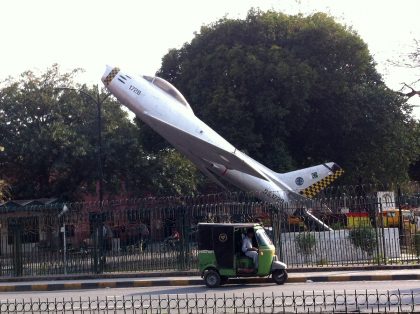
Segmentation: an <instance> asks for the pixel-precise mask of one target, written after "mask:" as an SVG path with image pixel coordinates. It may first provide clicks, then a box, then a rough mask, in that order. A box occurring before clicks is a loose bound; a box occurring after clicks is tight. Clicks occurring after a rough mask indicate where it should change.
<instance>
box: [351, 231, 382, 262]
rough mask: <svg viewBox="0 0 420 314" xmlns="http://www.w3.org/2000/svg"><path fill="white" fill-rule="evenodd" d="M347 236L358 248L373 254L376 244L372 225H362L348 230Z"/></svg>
mask: <svg viewBox="0 0 420 314" xmlns="http://www.w3.org/2000/svg"><path fill="white" fill-rule="evenodd" d="M349 238H350V241H351V242H352V243H353V244H354V246H355V247H358V248H360V249H361V250H362V251H365V252H367V253H368V254H369V255H372V254H373V250H374V249H375V248H376V246H377V241H376V233H375V229H374V228H372V227H362V228H357V229H353V230H350V233H349Z"/></svg>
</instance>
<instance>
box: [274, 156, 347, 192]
mask: <svg viewBox="0 0 420 314" xmlns="http://www.w3.org/2000/svg"><path fill="white" fill-rule="evenodd" d="M343 173H344V171H343V169H341V168H340V166H339V165H337V164H336V163H334V162H329V163H326V164H322V165H318V166H314V167H309V168H305V169H300V170H296V171H292V172H287V173H279V174H278V175H277V177H278V178H279V179H280V180H281V181H283V182H284V183H286V184H287V185H288V186H289V187H290V188H291V189H292V190H293V191H295V192H296V193H299V194H301V195H303V196H306V197H308V198H313V197H314V196H315V195H316V194H318V193H319V192H320V191H321V190H323V189H324V188H326V187H327V186H328V185H330V184H331V183H332V182H334V181H335V180H336V179H337V178H338V177H340V176H341V175H342V174H343Z"/></svg>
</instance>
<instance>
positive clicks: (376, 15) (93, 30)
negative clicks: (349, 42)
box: [0, 0, 420, 119]
mask: <svg viewBox="0 0 420 314" xmlns="http://www.w3.org/2000/svg"><path fill="white" fill-rule="evenodd" d="M251 7H255V8H260V9H262V10H268V9H274V10H277V11H281V12H284V13H287V14H298V13H302V14H304V15H307V14H311V13H314V12H318V11H321V12H326V13H329V14H330V15H332V16H334V17H335V18H336V20H337V21H338V22H340V23H342V24H345V25H348V26H351V27H352V29H353V30H355V31H356V32H357V33H358V34H359V35H360V36H361V37H362V39H363V40H364V41H365V42H367V44H368V47H369V49H370V52H371V54H372V55H373V57H374V59H375V61H376V62H377V64H378V65H377V69H378V71H379V73H381V74H382V75H383V78H384V80H385V82H386V83H387V85H388V86H389V87H390V88H392V89H394V90H399V89H400V88H401V87H402V83H403V82H406V83H411V82H413V81H415V80H416V77H418V78H420V70H417V72H416V71H414V70H409V69H406V68H402V67H396V66H393V65H392V64H391V63H390V62H389V60H392V61H398V60H399V59H400V56H402V55H406V54H407V53H409V52H410V51H413V50H414V39H419V40H420V18H419V17H418V12H420V0H398V1H394V0H277V1H270V0H259V1H258V0H208V1H202V0H194V1H191V0H189V1H185V0H176V1H175V0H154V1H150V0H149V1H143V0H119V1H115V0H71V1H70V0H37V1H34V0H0V29H1V30H2V31H1V36H0V42H1V50H0V69H1V70H0V81H1V80H4V79H5V78H6V77H9V76H12V77H17V76H18V75H19V74H20V73H22V72H23V71H26V70H33V71H36V72H37V71H44V70H45V69H46V68H48V67H50V66H51V65H52V64H54V63H58V64H59V65H60V66H61V69H62V70H63V71H69V70H72V69H74V68H83V69H84V70H85V72H84V73H83V74H81V75H79V76H78V80H79V81H80V82H81V83H82V82H83V83H87V84H100V77H101V76H102V74H103V72H104V70H105V65H106V64H109V65H112V66H119V67H120V68H122V69H124V70H127V71H128V72H130V73H138V74H140V73H142V74H154V73H155V72H156V71H157V70H158V69H159V67H160V64H161V59H162V57H163V56H164V55H165V54H166V53H167V52H168V50H169V49H171V48H180V47H181V46H182V45H183V44H184V43H185V42H188V41H190V40H191V39H192V38H193V37H194V33H195V32H199V30H200V27H201V26H202V25H205V24H209V23H212V22H215V21H217V20H218V19H220V18H222V17H224V16H227V17H230V18H243V17H245V15H246V13H247V11H248V10H249V9H250V8H251ZM419 88H420V87H419ZM417 98H418V99H412V100H411V103H413V104H414V105H416V106H417V107H415V111H414V115H415V117H417V118H419V119H420V97H417ZM192 105H193V106H194V104H192Z"/></svg>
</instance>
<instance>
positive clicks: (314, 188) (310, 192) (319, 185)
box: [300, 168, 344, 198]
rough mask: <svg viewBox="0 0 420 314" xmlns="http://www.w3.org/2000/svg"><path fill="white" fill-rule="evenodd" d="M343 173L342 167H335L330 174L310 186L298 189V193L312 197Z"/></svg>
mask: <svg viewBox="0 0 420 314" xmlns="http://www.w3.org/2000/svg"><path fill="white" fill-rule="evenodd" d="M343 174H344V170H343V169H341V168H340V169H337V170H336V171H335V172H332V173H331V174H330V175H328V176H326V177H325V178H323V179H321V180H320V181H318V182H316V183H314V184H312V185H311V186H309V187H307V188H306V189H304V190H302V191H300V194H302V195H304V196H306V197H308V198H313V197H315V195H317V194H318V193H319V192H321V190H323V189H325V188H326V187H327V186H329V185H330V184H331V183H333V182H334V181H335V180H337V179H338V178H339V177H340V176H342V175H343Z"/></svg>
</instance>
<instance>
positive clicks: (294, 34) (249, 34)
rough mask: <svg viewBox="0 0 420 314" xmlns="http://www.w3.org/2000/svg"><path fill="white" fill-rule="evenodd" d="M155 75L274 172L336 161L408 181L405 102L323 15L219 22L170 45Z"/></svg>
mask: <svg viewBox="0 0 420 314" xmlns="http://www.w3.org/2000/svg"><path fill="white" fill-rule="evenodd" d="M157 74H158V75H160V76H162V77H163V78H165V79H167V80H169V81H170V82H171V83H173V84H174V85H175V86H177V87H178V88H179V89H180V91H181V92H182V93H183V94H184V95H185V96H186V98H187V99H188V100H189V101H190V102H191V104H192V107H193V109H194V111H195V113H196V115H197V116H198V117H200V118H201V119H202V120H204V121H205V122H206V123H208V124H209V125H210V126H211V127H213V128H214V129H215V130H216V131H217V132H219V133H221V135H223V136H224V137H226V138H227V139H228V140H229V141H230V142H232V144H234V145H235V146H237V147H238V148H240V149H242V150H244V151H246V152H247V153H249V155H251V156H252V157H254V158H255V159H257V160H258V161H260V162H262V163H264V164H265V165H267V166H269V167H270V168H272V169H273V170H277V171H288V170H293V169H295V168H299V167H305V166H309V165H314V164H317V163H322V162H325V161H330V160H333V161H336V162H337V163H339V164H340V165H341V166H342V167H343V168H344V169H345V170H346V173H347V175H346V178H347V182H360V180H361V181H394V182H395V181H402V180H405V179H407V170H408V166H409V164H410V163H411V161H412V160H413V158H414V154H413V152H412V149H411V148H412V142H413V140H414V134H413V132H412V129H413V120H412V119H411V118H410V114H409V112H410V107H409V106H408V105H407V104H406V103H405V99H404V98H403V97H401V96H400V95H398V94H397V93H395V92H393V91H392V90H390V89H388V88H387V87H386V86H385V84H384V82H383V81H382V79H381V77H380V75H379V74H378V73H377V71H376V69H375V63H374V61H373V58H372V56H371V55H370V54H369V50H368V48H367V45H366V44H365V43H364V42H363V40H362V39H361V38H360V37H359V36H358V35H357V34H356V33H355V32H354V31H352V30H351V29H350V28H347V27H345V26H343V25H340V24H338V23H336V22H335V21H334V19H333V18H331V17H329V16H327V15H326V14H323V13H316V14H313V15H311V16H308V17H303V16H301V15H297V16H288V15H285V14H282V13H278V12H273V11H268V12H261V11H258V10H251V11H249V13H248V16H247V17H246V19H245V20H232V19H227V18H224V19H221V20H219V21H218V22H216V23H214V24H211V25H208V26H203V27H202V28H201V31H200V33H198V34H196V35H195V37H194V39H193V40H192V41H191V42H190V43H186V44H184V46H183V47H182V48H180V49H172V50H170V51H169V52H168V54H167V55H165V56H164V58H163V60H162V67H161V69H160V70H159V72H158V73H157Z"/></svg>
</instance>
